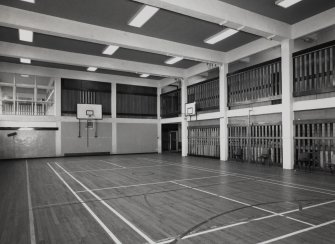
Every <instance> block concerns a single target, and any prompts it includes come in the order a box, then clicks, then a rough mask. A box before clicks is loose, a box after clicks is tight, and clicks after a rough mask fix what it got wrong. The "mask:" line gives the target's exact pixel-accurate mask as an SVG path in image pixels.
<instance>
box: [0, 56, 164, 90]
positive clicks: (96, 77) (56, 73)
mask: <svg viewBox="0 0 335 244" xmlns="http://www.w3.org/2000/svg"><path fill="white" fill-rule="evenodd" d="M0 72H7V73H13V74H15V73H18V74H27V75H39V76H46V77H61V78H68V79H81V80H93V81H101V82H108V83H111V82H113V81H114V82H117V83H119V84H129V85H137V86H151V87H157V86H158V84H159V82H158V81H156V80H150V79H143V78H132V77H125V76H118V75H109V74H100V73H92V72H83V71H75V70H66V69H56V68H45V67H39V66H32V65H24V64H12V63H6V62H0Z"/></svg>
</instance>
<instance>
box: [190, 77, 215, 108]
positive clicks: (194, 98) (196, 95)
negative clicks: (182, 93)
mask: <svg viewBox="0 0 335 244" xmlns="http://www.w3.org/2000/svg"><path fill="white" fill-rule="evenodd" d="M219 94H220V91H219V78H215V79H210V80H207V81H203V82H201V83H198V84H195V85H192V86H189V87H187V102H188V103H192V102H196V107H197V111H208V110H215V109H219V105H220V101H219Z"/></svg>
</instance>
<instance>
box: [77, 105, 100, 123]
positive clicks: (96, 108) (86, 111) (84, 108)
mask: <svg viewBox="0 0 335 244" xmlns="http://www.w3.org/2000/svg"><path fill="white" fill-rule="evenodd" d="M77 119H87V120H93V119H102V105H101V104H77Z"/></svg>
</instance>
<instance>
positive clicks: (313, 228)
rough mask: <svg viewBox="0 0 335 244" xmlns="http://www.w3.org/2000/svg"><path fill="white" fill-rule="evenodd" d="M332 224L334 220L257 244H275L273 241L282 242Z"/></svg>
mask: <svg viewBox="0 0 335 244" xmlns="http://www.w3.org/2000/svg"><path fill="white" fill-rule="evenodd" d="M333 223H335V219H334V220H331V221H328V222H325V223H322V224H319V225H315V226H312V227H308V228H305V229H302V230H298V231H295V232H291V233H289V234H286V235H282V236H278V237H276V238H273V239H270V240H267V241H262V242H259V243H258V244H268V243H272V242H275V241H279V240H283V239H285V238H288V237H291V236H295V235H298V234H301V233H304V232H307V231H310V230H315V229H318V228H321V227H323V226H327V225H330V224H333Z"/></svg>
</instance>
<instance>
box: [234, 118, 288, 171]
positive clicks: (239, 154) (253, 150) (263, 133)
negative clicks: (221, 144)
mask: <svg viewBox="0 0 335 244" xmlns="http://www.w3.org/2000/svg"><path fill="white" fill-rule="evenodd" d="M268 151H269V152H270V154H269V160H270V163H271V164H275V165H282V161H283V160H282V126H281V124H278V123H277V124H253V125H250V126H248V125H228V153H229V158H230V159H239V160H243V161H250V162H255V163H260V162H262V160H263V159H262V157H261V155H263V154H265V153H267V152H268Z"/></svg>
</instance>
